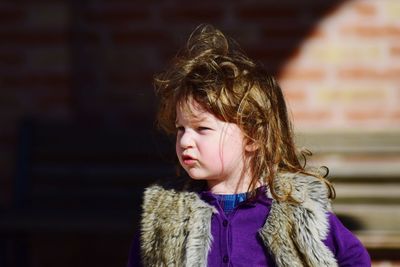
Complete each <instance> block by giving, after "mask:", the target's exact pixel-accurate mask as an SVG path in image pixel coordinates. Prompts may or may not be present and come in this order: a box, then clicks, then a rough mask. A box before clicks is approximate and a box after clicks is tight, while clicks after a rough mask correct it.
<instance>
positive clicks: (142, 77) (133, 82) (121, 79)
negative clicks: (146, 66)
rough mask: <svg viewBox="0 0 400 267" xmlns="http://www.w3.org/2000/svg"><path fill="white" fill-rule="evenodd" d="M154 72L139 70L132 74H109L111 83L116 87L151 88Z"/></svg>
mask: <svg viewBox="0 0 400 267" xmlns="http://www.w3.org/2000/svg"><path fill="white" fill-rule="evenodd" d="M153 76H154V71H152V70H148V71H145V70H141V71H136V72H134V73H121V72H117V73H113V74H111V77H110V78H111V82H112V83H113V84H114V85H117V86H132V87H133V86H137V85H142V86H143V85H145V86H150V87H151V86H152V84H153Z"/></svg>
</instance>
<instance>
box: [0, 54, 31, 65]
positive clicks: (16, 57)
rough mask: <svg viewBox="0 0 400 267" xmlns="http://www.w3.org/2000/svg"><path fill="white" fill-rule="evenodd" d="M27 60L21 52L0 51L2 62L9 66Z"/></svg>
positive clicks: (0, 60) (0, 61)
mask: <svg viewBox="0 0 400 267" xmlns="http://www.w3.org/2000/svg"><path fill="white" fill-rule="evenodd" d="M24 61H25V58H24V56H23V55H22V54H21V53H16V52H0V64H5V65H7V66H13V65H19V64H21V63H23V62H24Z"/></svg>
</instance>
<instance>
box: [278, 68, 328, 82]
mask: <svg viewBox="0 0 400 267" xmlns="http://www.w3.org/2000/svg"><path fill="white" fill-rule="evenodd" d="M325 77H326V73H325V71H324V70H321V69H317V68H293V69H286V70H283V72H282V73H280V74H279V79H280V80H286V79H287V80H303V81H320V80H323V79H325Z"/></svg>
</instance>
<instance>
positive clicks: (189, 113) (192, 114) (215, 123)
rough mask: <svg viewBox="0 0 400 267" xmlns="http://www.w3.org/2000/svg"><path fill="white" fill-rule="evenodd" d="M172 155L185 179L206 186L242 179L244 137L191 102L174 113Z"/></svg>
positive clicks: (235, 127)
mask: <svg viewBox="0 0 400 267" xmlns="http://www.w3.org/2000/svg"><path fill="white" fill-rule="evenodd" d="M176 127H177V136H176V154H177V156H178V158H179V162H180V164H181V165H182V167H183V168H184V169H185V170H186V172H187V173H188V174H189V176H190V177H191V178H193V179H196V180H207V182H208V183H209V185H210V182H211V183H212V182H219V181H227V180H228V179H230V180H232V181H238V179H240V178H241V177H242V176H243V168H244V165H245V164H244V146H243V145H244V136H243V134H242V131H241V130H240V128H239V127H238V126H237V125H236V124H234V123H228V122H224V121H221V120H219V119H218V118H217V117H215V116H214V115H213V114H211V113H209V112H207V111H205V110H204V109H203V108H202V107H201V106H200V105H199V104H198V103H197V102H196V101H195V100H189V101H188V102H187V103H185V104H184V105H178V107H177V109H176Z"/></svg>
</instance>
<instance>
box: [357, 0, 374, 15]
mask: <svg viewBox="0 0 400 267" xmlns="http://www.w3.org/2000/svg"><path fill="white" fill-rule="evenodd" d="M352 6H353V8H354V10H355V12H356V13H357V14H359V15H361V16H374V15H376V14H377V8H376V6H374V5H373V4H370V3H362V2H361V3H354V4H353V5H352Z"/></svg>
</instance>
